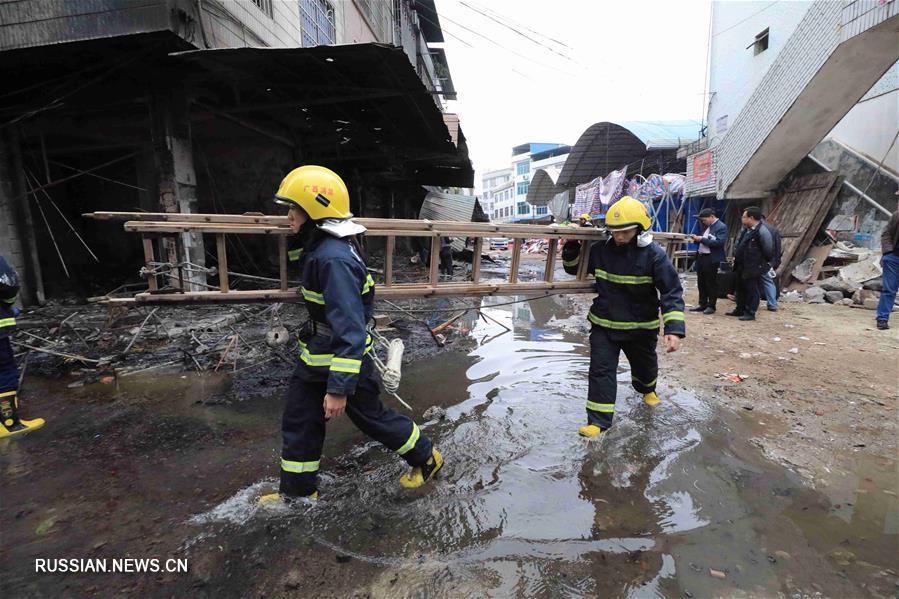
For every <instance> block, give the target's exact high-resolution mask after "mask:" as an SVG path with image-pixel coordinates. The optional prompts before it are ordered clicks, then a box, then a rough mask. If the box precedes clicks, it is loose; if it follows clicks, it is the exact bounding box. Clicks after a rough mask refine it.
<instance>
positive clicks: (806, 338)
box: [799, 335, 811, 341]
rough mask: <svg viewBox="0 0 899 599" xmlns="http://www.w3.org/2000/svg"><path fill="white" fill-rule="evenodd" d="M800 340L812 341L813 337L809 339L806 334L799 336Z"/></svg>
mask: <svg viewBox="0 0 899 599" xmlns="http://www.w3.org/2000/svg"><path fill="white" fill-rule="evenodd" d="M799 340H800V341H811V339H809V338H808V337H806V336H805V335H802V336H801V337H799Z"/></svg>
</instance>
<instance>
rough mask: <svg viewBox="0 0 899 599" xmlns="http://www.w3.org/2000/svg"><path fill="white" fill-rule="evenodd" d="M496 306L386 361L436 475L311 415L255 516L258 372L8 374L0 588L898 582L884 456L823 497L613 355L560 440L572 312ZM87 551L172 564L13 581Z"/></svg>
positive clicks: (872, 591) (484, 588) (412, 589)
mask: <svg viewBox="0 0 899 599" xmlns="http://www.w3.org/2000/svg"><path fill="white" fill-rule="evenodd" d="M511 299H514V298H490V299H487V300H485V301H484V305H485V307H484V312H485V313H486V314H487V315H488V316H490V317H491V318H493V319H495V320H496V321H498V322H492V321H490V320H484V319H481V320H474V319H473V318H472V319H470V320H469V321H468V322H467V324H466V326H467V328H470V329H471V333H470V334H471V337H472V339H471V341H470V344H471V347H473V348H474V349H472V350H471V351H470V352H453V351H445V352H442V353H439V354H437V355H436V356H434V357H432V358H428V359H425V360H420V361H418V362H416V363H415V364H413V365H411V366H408V367H406V368H405V370H404V373H403V374H404V381H403V385H402V387H401V394H402V396H403V397H404V398H405V399H407V400H408V401H409V402H410V403H411V404H412V405H414V406H415V407H416V417H420V415H421V413H422V412H423V411H424V410H425V409H426V408H428V407H430V406H432V405H440V406H442V407H444V408H446V410H447V417H446V418H445V419H444V420H440V421H434V422H430V423H427V424H426V425H425V426H423V427H422V428H423V430H424V431H425V432H426V433H427V434H428V435H430V436H431V437H432V438H433V439H434V440H435V442H436V443H437V445H438V446H439V448H440V449H441V451H442V452H443V453H444V455H445V457H446V459H447V462H446V466H445V467H444V469H443V470H442V473H441V474H440V476H439V478H438V480H437V481H436V483H435V484H433V485H430V486H428V487H426V488H424V489H420V490H418V491H414V492H408V491H404V490H402V489H401V488H400V487H399V485H398V484H397V482H396V479H397V478H398V477H399V476H400V475H401V474H402V473H403V470H404V467H403V464H402V463H401V462H400V461H399V460H397V459H396V458H395V456H393V455H391V454H389V453H388V452H386V451H384V450H383V449H381V448H380V447H378V446H377V445H375V444H373V443H369V442H367V441H366V439H365V438H364V437H362V436H361V435H360V434H359V433H358V432H356V431H355V430H354V429H353V428H352V426H351V424H350V423H349V422H348V421H346V420H344V421H339V422H335V423H333V424H332V425H329V434H328V439H327V442H326V446H325V456H324V459H323V462H322V467H323V476H322V481H321V491H322V499H320V500H319V501H318V502H316V503H314V504H311V505H304V506H300V507H298V508H294V509H291V510H273V509H258V508H257V507H256V504H255V499H256V498H257V497H258V496H259V495H260V494H261V493H263V492H266V491H268V490H271V489H272V488H273V487H274V485H275V478H274V477H275V475H276V467H277V466H276V464H277V458H278V450H279V437H278V427H279V415H280V409H281V397H280V393H279V392H277V393H276V392H274V391H273V392H271V393H266V389H267V388H268V387H267V386H266V385H265V384H259V385H257V386H258V389H257V392H255V393H252V394H247V393H244V392H242V391H239V390H240V386H239V385H238V386H236V387H235V385H234V383H233V382H232V381H231V380H230V379H229V378H228V376H227V375H225V376H212V375H205V376H194V375H176V376H173V377H161V376H142V375H134V376H132V377H128V378H126V379H121V380H120V381H119V382H118V384H111V385H90V386H85V387H82V388H78V389H67V388H66V386H65V381H62V382H59V381H54V382H51V381H39V380H29V381H28V383H27V384H28V387H27V393H28V397H30V398H33V399H32V400H31V401H32V403H31V404H30V409H33V410H34V411H35V412H40V413H41V415H43V416H45V417H46V418H47V419H48V424H47V426H46V427H45V428H44V430H43V431H41V432H39V433H36V434H32V435H31V436H29V437H27V438H25V439H23V440H21V441H19V442H16V443H8V444H6V445H5V446H3V447H2V448H0V471H2V480H3V487H2V498H3V508H2V510H0V530H2V538H3V544H2V548H0V563H2V571H3V576H2V577H0V590H2V592H3V596H4V597H19V596H29V597H35V596H37V597H59V596H91V595H96V596H202V597H205V596H209V597H246V596H249V597H263V596H265V597H282V596H326V597H330V596H334V597H338V596H339V597H347V596H350V597H352V596H359V597H367V596H371V597H458V596H473V597H482V596H492V597H508V596H515V597H532V596H537V597H684V596H686V597H734V596H746V597H771V596H786V597H794V596H795V597H815V596H822V597H863V596H864V597H893V596H895V595H896V593H897V588H899V587H897V580H899V579H897V576H896V568H897V562H899V544H897V542H899V504H897V500H896V495H895V492H894V491H891V490H894V489H896V487H897V476H896V463H895V460H894V457H895V456H883V455H876V454H865V453H864V452H861V453H859V454H858V459H857V460H856V464H857V469H856V471H855V472H854V473H853V476H854V481H855V483H854V484H848V483H847V484H845V485H844V487H845V488H842V489H840V493H839V494H826V493H822V492H821V491H819V490H814V489H812V488H811V487H809V486H807V484H806V482H805V481H804V480H803V479H802V478H801V477H800V476H798V475H797V474H795V473H793V472H792V471H790V470H788V469H786V468H784V467H783V466H781V465H780V464H778V463H775V462H772V461H769V460H768V459H767V458H766V457H764V455H763V454H762V452H761V451H760V449H759V448H758V447H757V446H756V445H755V444H753V443H751V439H752V438H753V437H754V436H756V435H758V434H760V429H764V428H766V425H767V424H768V423H764V422H762V423H760V422H759V419H758V418H757V417H755V416H754V415H752V414H751V413H748V414H745V415H740V414H737V413H735V412H733V411H730V410H725V409H721V408H720V407H719V406H718V403H719V401H720V398H716V399H715V400H710V399H709V398H706V397H702V396H701V395H700V394H697V393H696V392H694V391H693V390H691V389H686V388H683V387H681V386H678V385H676V384H674V383H672V380H671V379H669V378H667V377H666V376H665V373H664V372H663V374H662V377H661V383H660V389H659V390H660V395H661V396H662V398H663V403H662V404H661V405H660V406H658V407H656V408H653V409H650V408H648V407H647V406H645V405H643V404H642V402H641V400H640V397H639V396H638V395H637V394H636V393H635V392H634V391H633V390H632V389H631V388H630V387H629V379H630V377H629V373H628V372H627V363H626V362H623V363H622V364H621V367H620V372H621V375H620V385H619V398H618V412H617V416H616V418H617V421H616V426H615V428H613V429H612V430H611V431H610V432H609V433H607V434H604V435H603V436H602V437H601V438H600V439H599V440H594V441H586V440H584V439H581V438H579V437H578V436H577V434H576V432H575V431H576V429H577V427H578V426H579V425H580V424H582V423H583V421H584V418H585V416H584V399H585V395H586V386H587V383H586V371H587V365H588V361H589V358H588V353H587V347H586V346H585V341H586V326H585V325H584V324H583V319H582V312H580V311H578V312H575V311H576V310H579V308H576V306H575V303H574V302H573V301H572V300H570V299H568V298H566V297H564V296H557V297H553V298H547V299H542V300H539V301H534V302H530V303H521V304H514V305H498V304H502V303H505V302H507V301H510V300H511ZM499 323H502V324H499ZM506 327H507V328H509V329H511V331H507V330H506ZM256 380H261V379H258V378H257V379H256ZM262 382H264V381H262ZM270 383H273V382H270ZM387 402H388V403H391V401H390V400H389V399H388V400H387ZM391 405H393V404H391ZM836 495H839V496H840V497H842V499H840V500H839V503H837V502H836V501H835V500H834V499H833V497H834V496H836ZM90 557H96V558H120V557H138V558H154V557H155V558H161V559H163V560H165V559H168V558H185V559H187V560H188V563H189V571H188V572H187V573H157V574H129V575H123V574H96V573H81V574H71V573H69V574H61V573H57V574H38V573H35V558H90Z"/></svg>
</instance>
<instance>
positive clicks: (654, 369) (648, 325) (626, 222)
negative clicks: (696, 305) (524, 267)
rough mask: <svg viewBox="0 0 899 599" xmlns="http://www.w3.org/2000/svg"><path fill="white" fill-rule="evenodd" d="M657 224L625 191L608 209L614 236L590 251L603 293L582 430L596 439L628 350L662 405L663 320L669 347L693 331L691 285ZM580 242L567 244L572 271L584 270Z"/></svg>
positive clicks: (638, 381)
mask: <svg viewBox="0 0 899 599" xmlns="http://www.w3.org/2000/svg"><path fill="white" fill-rule="evenodd" d="M651 225H652V221H651V220H650V218H649V214H648V213H647V211H646V207H645V206H644V205H643V204H642V203H640V202H639V201H638V200H635V199H634V198H632V197H630V196H625V197H623V198H621V199H620V200H618V201H617V202H615V203H614V204H612V206H610V207H609V211H608V212H607V213H606V228H607V229H609V231H610V233H611V236H612V238H611V239H608V240H606V241H600V242H597V243H595V244H594V245H593V247H592V248H591V250H590V256H589V263H588V265H587V271H588V272H589V273H590V274H591V275H592V276H594V277H595V278H596V292H597V296H596V298H595V299H594V300H593V305H592V306H591V307H590V312H589V314H588V315H587V318H588V320H589V321H590V322H591V324H592V328H591V331H590V372H589V385H588V391H587V424H586V425H584V426H582V427H580V428H579V429H578V433H580V435H581V436H584V437H596V436H597V435H599V434H600V433H601V432H603V431H605V430H608V428H609V427H610V426H612V419H613V418H614V415H615V396H616V391H617V386H618V385H617V369H618V357H619V355H620V353H621V352H622V351H624V355H625V356H627V359H628V362H630V365H631V383H632V385H633V387H634V389H636V390H637V392H639V393H642V394H643V400H644V401H645V402H646V404H648V405H650V406H654V405H657V404H658V403H659V397H658V395H656V392H655V389H656V379H657V377H658V371H659V368H658V360H657V356H656V344H657V340H658V334H659V324H660V323H661V324H662V326H663V327H664V335H665V342H666V343H667V345H668V351H669V352H672V351H677V349H678V348H679V347H680V340H681V339H682V338H683V337H684V335H685V329H684V298H683V288H682V287H681V284H680V279H679V278H678V276H677V271H676V270H675V269H674V266H673V265H672V264H671V261H670V260H669V259H668V256H666V255H665V252H664V250H662V248H661V247H659V246H658V245H656V244H654V243H652V236H651V233H650V231H649V229H650V227H651ZM580 243H581V242H578V241H569V242H567V243H566V244H565V246H564V248H563V249H562V261H563V265H564V267H565V272H567V273H569V274H577V272H578V267H579V266H580ZM660 312H661V319H660V318H659V316H660Z"/></svg>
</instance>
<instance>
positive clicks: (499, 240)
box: [489, 237, 512, 250]
mask: <svg viewBox="0 0 899 599" xmlns="http://www.w3.org/2000/svg"><path fill="white" fill-rule="evenodd" d="M489 242H490V249H491V250H507V249H509V244H510V243H512V241H511V240H509V239H506V238H505V237H491V238H490V239H489Z"/></svg>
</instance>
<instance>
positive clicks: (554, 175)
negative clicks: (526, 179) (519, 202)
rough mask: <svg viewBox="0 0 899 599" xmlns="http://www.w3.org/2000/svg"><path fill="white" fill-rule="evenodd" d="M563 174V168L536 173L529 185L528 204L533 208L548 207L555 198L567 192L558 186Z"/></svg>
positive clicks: (542, 170)
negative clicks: (560, 175)
mask: <svg viewBox="0 0 899 599" xmlns="http://www.w3.org/2000/svg"><path fill="white" fill-rule="evenodd" d="M561 172H562V169H561V167H554V168H549V169H543V168H540V169H537V170H536V171H534V176H533V177H532V178H531V182H530V184H529V185H528V195H527V200H526V201H527V203H528V204H531V205H532V206H546V205H547V204H549V202H550V201H551V200H552V199H553V196H555V195H556V194H558V193H561V192H563V191H565V188H564V187H561V188H560V187H557V186H556V181H557V180H558V179H559V174H560V173H561Z"/></svg>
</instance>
